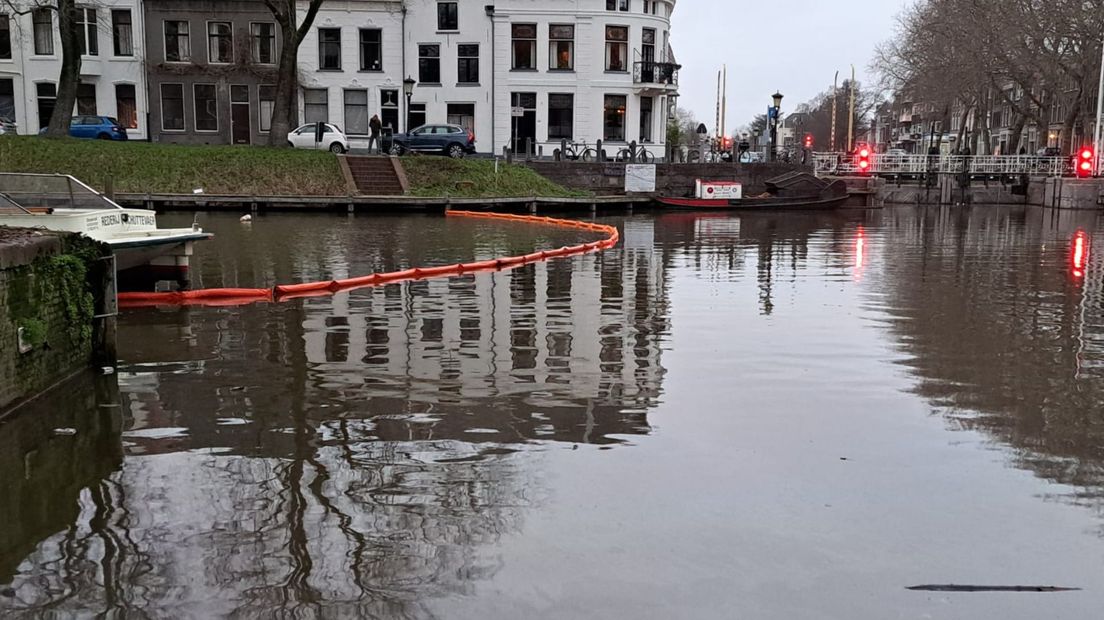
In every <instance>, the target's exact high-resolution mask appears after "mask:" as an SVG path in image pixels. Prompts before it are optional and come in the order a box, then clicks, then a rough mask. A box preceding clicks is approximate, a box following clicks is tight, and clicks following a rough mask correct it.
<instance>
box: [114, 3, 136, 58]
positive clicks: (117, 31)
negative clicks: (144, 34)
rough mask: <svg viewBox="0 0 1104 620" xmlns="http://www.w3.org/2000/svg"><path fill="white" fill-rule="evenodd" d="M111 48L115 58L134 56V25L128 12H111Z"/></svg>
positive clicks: (122, 10) (124, 10)
mask: <svg viewBox="0 0 1104 620" xmlns="http://www.w3.org/2000/svg"><path fill="white" fill-rule="evenodd" d="M111 46H112V48H113V50H114V52H115V55H116V56H133V55H134V23H133V21H131V16H130V11H129V10H127V9H121V10H119V9H117V10H114V11H111Z"/></svg>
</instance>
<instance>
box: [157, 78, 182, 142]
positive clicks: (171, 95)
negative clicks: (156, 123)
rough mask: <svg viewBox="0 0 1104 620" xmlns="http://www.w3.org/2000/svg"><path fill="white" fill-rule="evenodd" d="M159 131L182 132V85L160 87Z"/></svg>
mask: <svg viewBox="0 0 1104 620" xmlns="http://www.w3.org/2000/svg"><path fill="white" fill-rule="evenodd" d="M161 129H162V130H163V131H184V85H183V84H162V85H161Z"/></svg>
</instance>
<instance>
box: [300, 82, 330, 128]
mask: <svg viewBox="0 0 1104 620" xmlns="http://www.w3.org/2000/svg"><path fill="white" fill-rule="evenodd" d="M329 120H330V91H329V89H326V88H304V89H303V122H305V123H326V122H329Z"/></svg>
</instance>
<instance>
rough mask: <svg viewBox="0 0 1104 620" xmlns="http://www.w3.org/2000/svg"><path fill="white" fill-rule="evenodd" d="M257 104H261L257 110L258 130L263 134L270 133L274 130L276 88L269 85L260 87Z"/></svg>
mask: <svg viewBox="0 0 1104 620" xmlns="http://www.w3.org/2000/svg"><path fill="white" fill-rule="evenodd" d="M257 102H258V103H259V104H260V107H259V109H258V110H257V120H258V121H259V125H258V127H257V129H259V130H260V131H261V133H268V132H269V131H271V130H272V111H273V110H275V109H276V87H275V86H272V85H269V84H262V85H260V86H258V87H257Z"/></svg>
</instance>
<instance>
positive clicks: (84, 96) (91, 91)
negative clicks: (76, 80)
mask: <svg viewBox="0 0 1104 620" xmlns="http://www.w3.org/2000/svg"><path fill="white" fill-rule="evenodd" d="M77 114H93V115H94V114H96V85H95V84H92V83H90V82H81V83H80V84H78V85H77Z"/></svg>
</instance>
